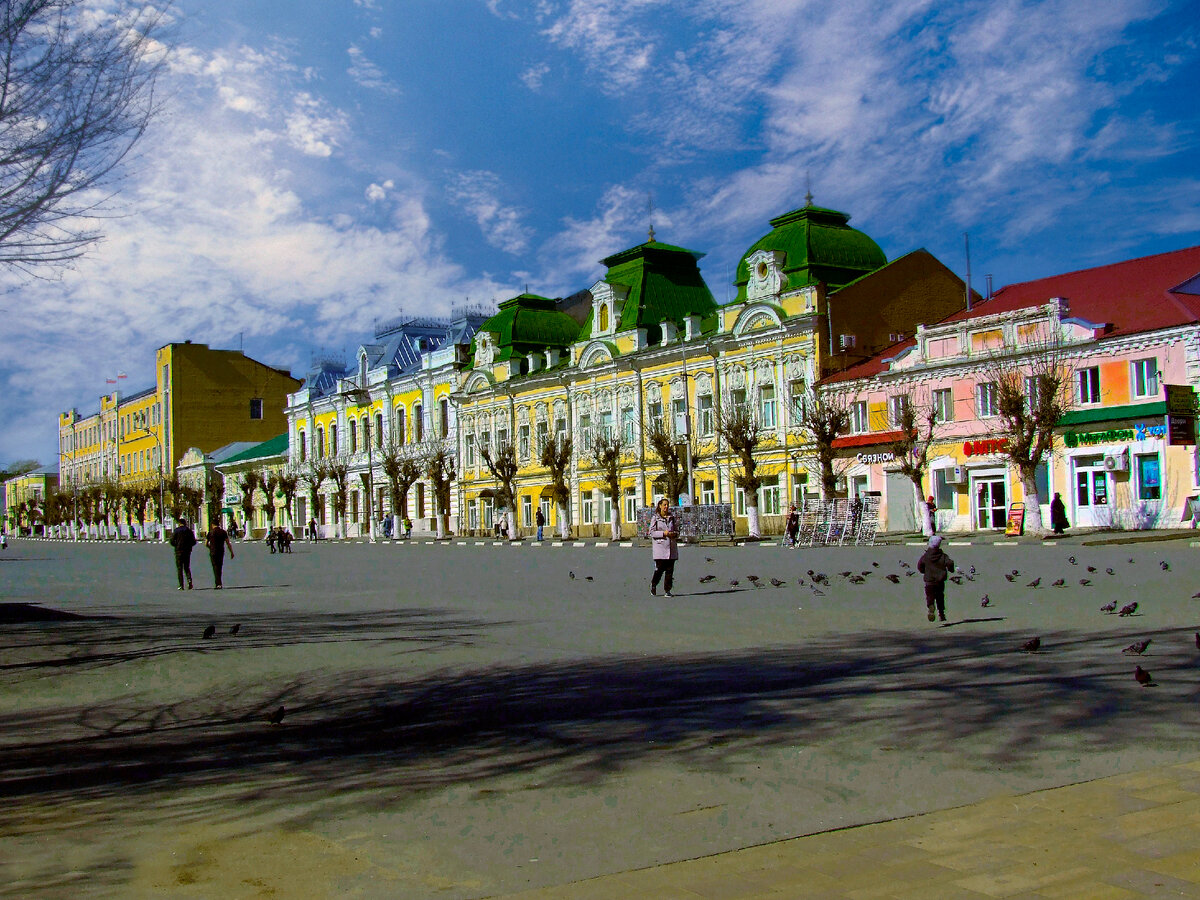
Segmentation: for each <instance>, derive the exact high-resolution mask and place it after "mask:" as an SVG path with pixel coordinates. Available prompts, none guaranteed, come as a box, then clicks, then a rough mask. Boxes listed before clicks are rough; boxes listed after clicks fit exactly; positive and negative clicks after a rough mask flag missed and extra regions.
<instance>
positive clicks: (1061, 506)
mask: <svg viewBox="0 0 1200 900" xmlns="http://www.w3.org/2000/svg"><path fill="white" fill-rule="evenodd" d="M1070 527H1071V523H1070V522H1068V521H1067V506H1066V504H1065V503H1063V499H1062V494H1060V493H1058V492H1057V491H1056V492H1055V493H1054V499H1053V500H1051V501H1050V528H1051V529H1053V531H1054V533H1055V534H1062V533H1063V532H1065V531H1066V530H1067V529H1068V528H1070Z"/></svg>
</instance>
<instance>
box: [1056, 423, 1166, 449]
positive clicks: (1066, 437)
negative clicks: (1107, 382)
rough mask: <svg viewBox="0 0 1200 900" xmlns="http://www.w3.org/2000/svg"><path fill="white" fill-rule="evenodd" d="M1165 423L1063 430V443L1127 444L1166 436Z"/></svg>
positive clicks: (1078, 444)
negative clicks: (1105, 428)
mask: <svg viewBox="0 0 1200 900" xmlns="http://www.w3.org/2000/svg"><path fill="white" fill-rule="evenodd" d="M1166 434H1167V426H1166V425H1147V424H1146V423H1145V422H1139V423H1138V424H1137V425H1134V426H1133V427H1132V428H1110V429H1108V431H1064V432H1063V443H1064V444H1066V445H1067V446H1068V447H1087V446H1090V445H1092V444H1128V443H1131V442H1133V441H1144V440H1146V439H1147V438H1161V437H1166Z"/></svg>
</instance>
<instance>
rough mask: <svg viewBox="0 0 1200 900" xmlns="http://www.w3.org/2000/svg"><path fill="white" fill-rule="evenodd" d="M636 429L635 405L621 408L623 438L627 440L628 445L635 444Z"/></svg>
mask: <svg viewBox="0 0 1200 900" xmlns="http://www.w3.org/2000/svg"><path fill="white" fill-rule="evenodd" d="M634 431H635V425H634V419H633V407H632V406H626V407H625V408H624V409H622V410H621V440H622V441H624V442H625V444H626V446H632V445H633V434H634Z"/></svg>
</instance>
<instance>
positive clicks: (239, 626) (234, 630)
mask: <svg viewBox="0 0 1200 900" xmlns="http://www.w3.org/2000/svg"><path fill="white" fill-rule="evenodd" d="M241 630H242V623H241V622H238V623H237V624H236V625H234V626H233V627H232V628H230V629H229V633H230V634H237V633H238V632H239V631H241Z"/></svg>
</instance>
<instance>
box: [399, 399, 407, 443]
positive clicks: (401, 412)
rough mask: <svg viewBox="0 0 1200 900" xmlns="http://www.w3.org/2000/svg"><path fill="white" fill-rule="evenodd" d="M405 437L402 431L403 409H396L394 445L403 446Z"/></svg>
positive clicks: (400, 407) (401, 407)
mask: <svg viewBox="0 0 1200 900" xmlns="http://www.w3.org/2000/svg"><path fill="white" fill-rule="evenodd" d="M406 439H407V436H406V434H405V431H404V407H403V406H397V407H396V443H397V444H403V443H404V442H405V440H406Z"/></svg>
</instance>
